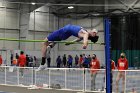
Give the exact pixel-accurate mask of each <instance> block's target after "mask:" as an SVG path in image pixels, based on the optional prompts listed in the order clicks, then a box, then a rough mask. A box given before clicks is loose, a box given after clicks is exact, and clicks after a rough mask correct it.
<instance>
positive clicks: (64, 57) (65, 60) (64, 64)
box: [63, 54, 67, 67]
mask: <svg viewBox="0 0 140 93" xmlns="http://www.w3.org/2000/svg"><path fill="white" fill-rule="evenodd" d="M66 63H67V58H66V54H64V56H63V66H64V67H66Z"/></svg>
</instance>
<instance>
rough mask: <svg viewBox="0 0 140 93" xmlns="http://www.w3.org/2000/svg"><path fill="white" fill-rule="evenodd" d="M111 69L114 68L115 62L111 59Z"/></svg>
mask: <svg viewBox="0 0 140 93" xmlns="http://www.w3.org/2000/svg"><path fill="white" fill-rule="evenodd" d="M111 69H112V70H113V69H115V62H114V61H113V60H112V61H111Z"/></svg>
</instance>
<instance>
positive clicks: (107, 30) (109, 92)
mask: <svg viewBox="0 0 140 93" xmlns="http://www.w3.org/2000/svg"><path fill="white" fill-rule="evenodd" d="M110 25H111V23H110V20H109V19H108V18H105V20H104V27H105V58H106V93H112V84H111V80H112V77H111V61H110Z"/></svg>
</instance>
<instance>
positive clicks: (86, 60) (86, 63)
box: [83, 56, 90, 68]
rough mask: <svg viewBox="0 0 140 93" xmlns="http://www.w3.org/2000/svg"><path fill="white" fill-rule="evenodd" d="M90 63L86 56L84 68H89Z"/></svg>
mask: <svg viewBox="0 0 140 93" xmlns="http://www.w3.org/2000/svg"><path fill="white" fill-rule="evenodd" d="M89 63H90V62H89V60H88V57H87V56H85V57H84V62H83V67H84V68H88V65H89Z"/></svg>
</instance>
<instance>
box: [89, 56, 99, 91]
mask: <svg viewBox="0 0 140 93" xmlns="http://www.w3.org/2000/svg"><path fill="white" fill-rule="evenodd" d="M95 69H100V62H99V60H98V59H97V57H96V55H95V54H93V56H92V61H91V63H90V72H91V91H94V90H96V88H95V80H96V76H97V72H98V70H95Z"/></svg>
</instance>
